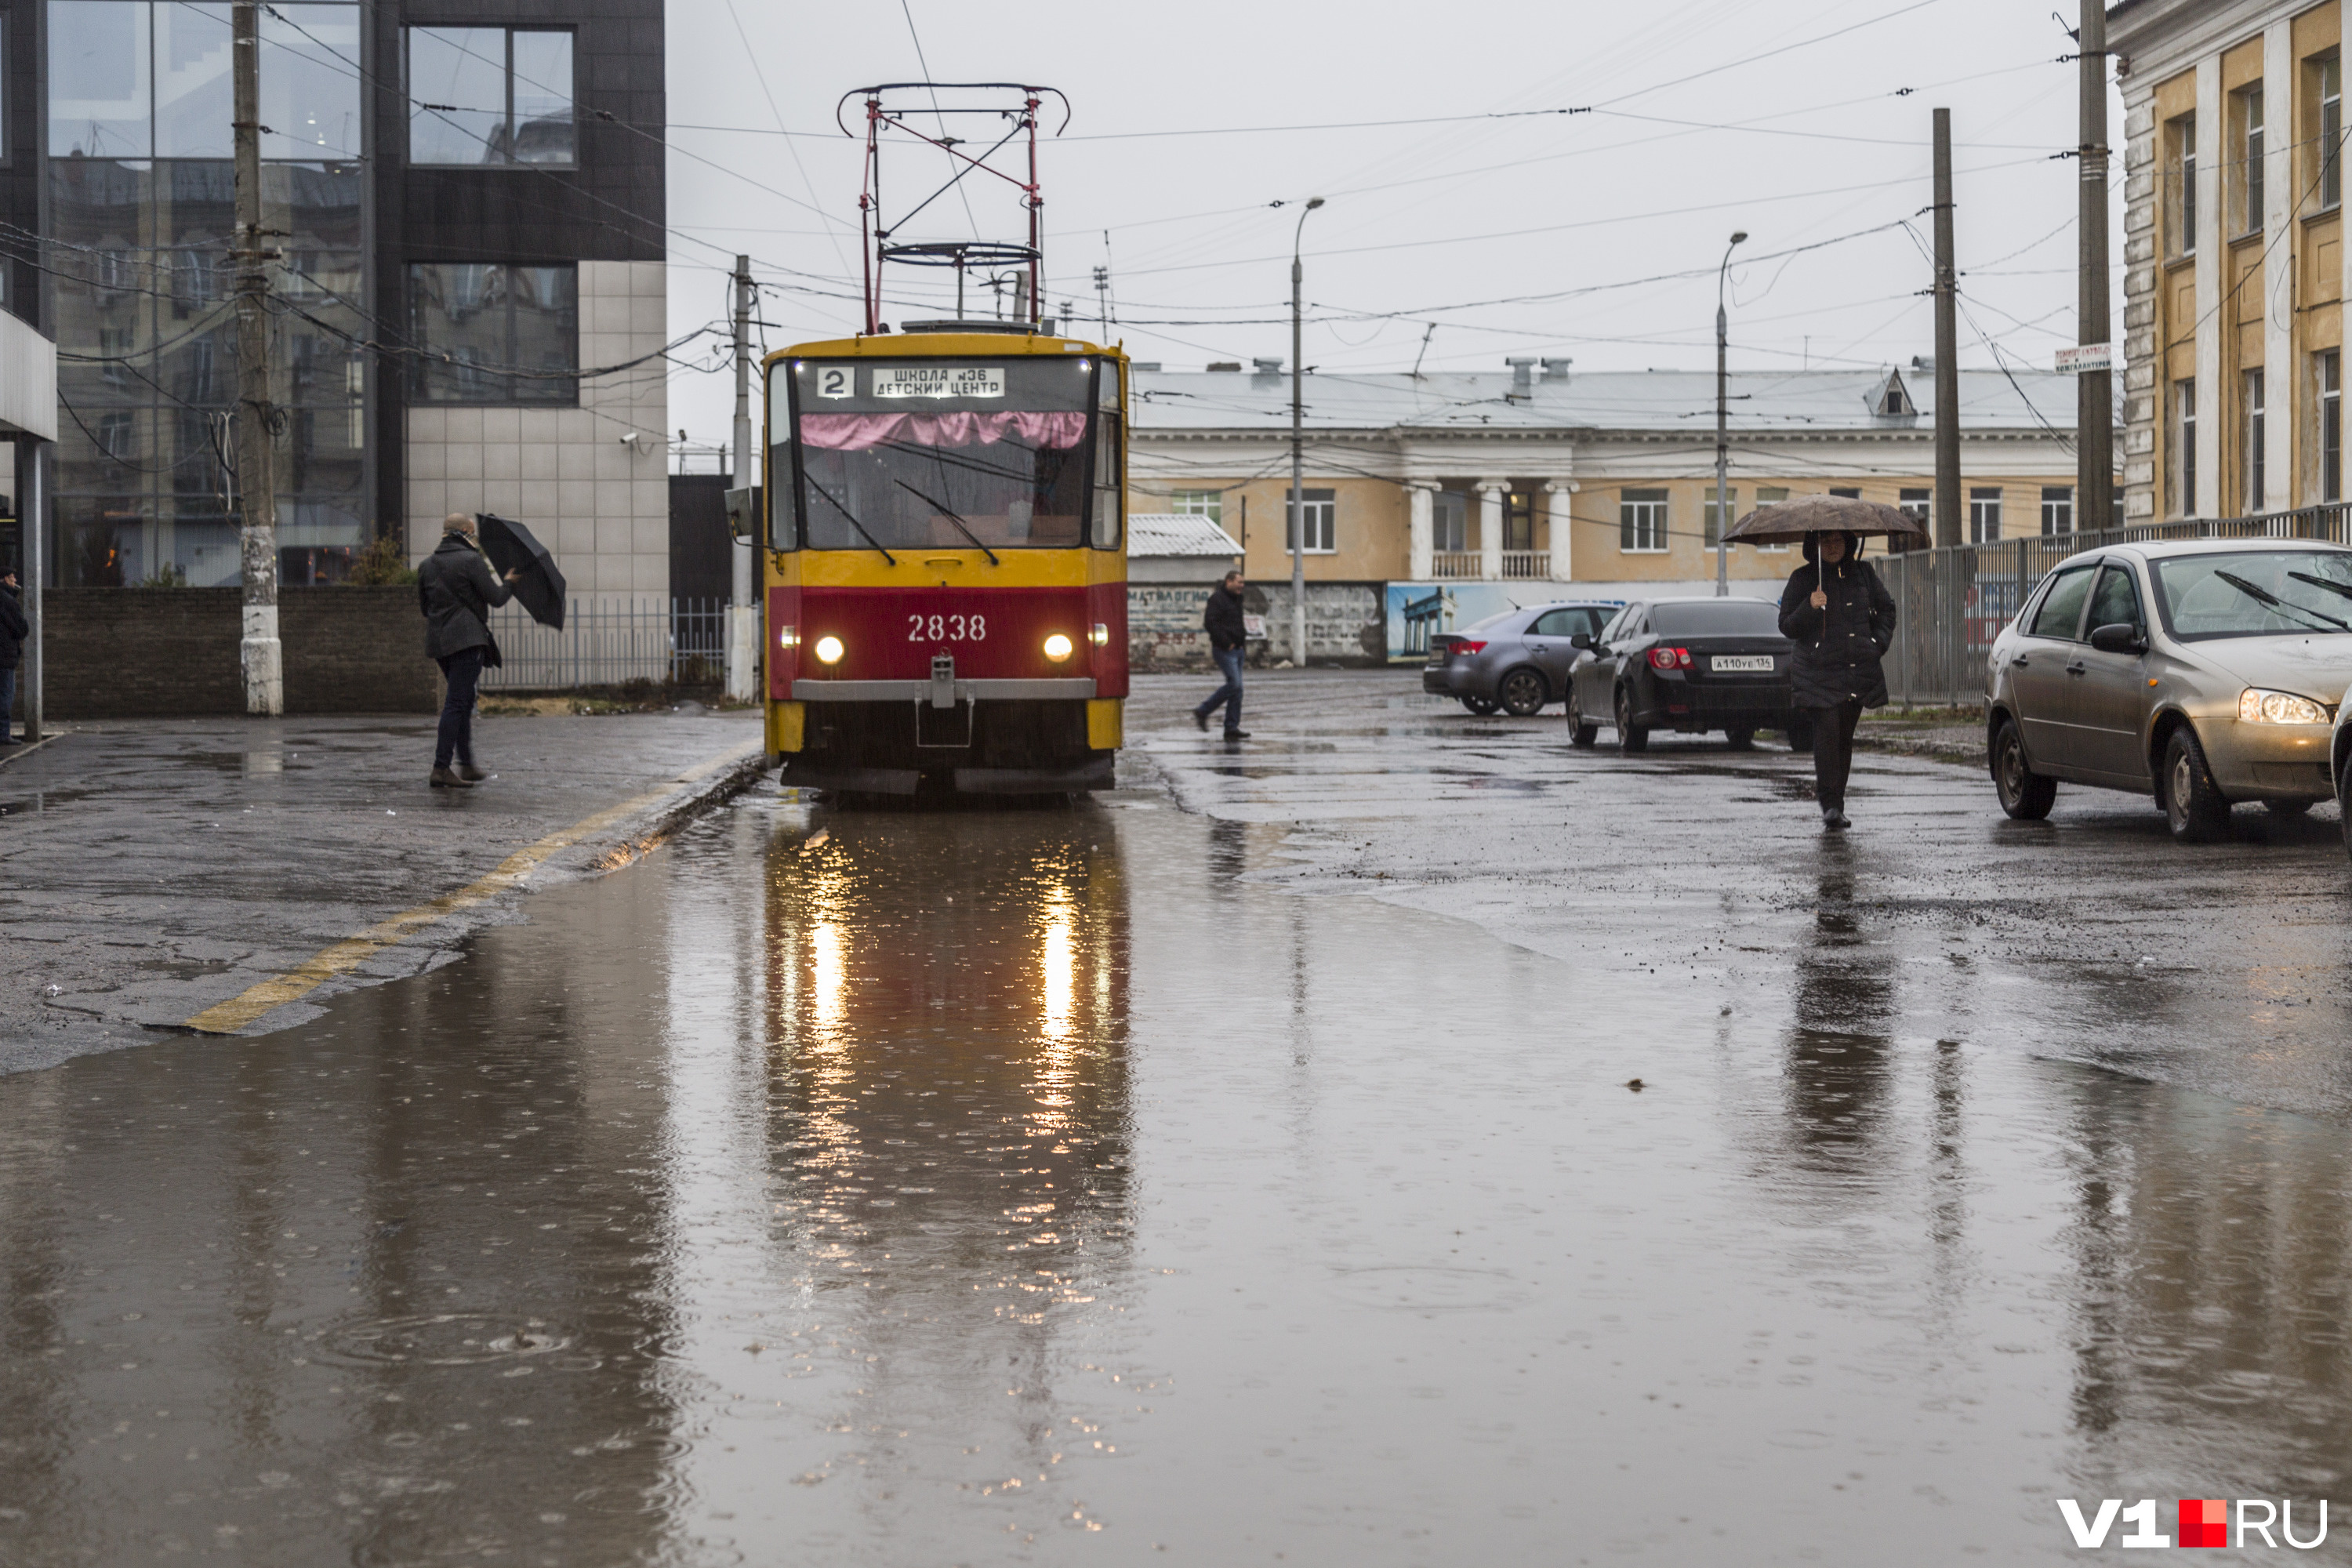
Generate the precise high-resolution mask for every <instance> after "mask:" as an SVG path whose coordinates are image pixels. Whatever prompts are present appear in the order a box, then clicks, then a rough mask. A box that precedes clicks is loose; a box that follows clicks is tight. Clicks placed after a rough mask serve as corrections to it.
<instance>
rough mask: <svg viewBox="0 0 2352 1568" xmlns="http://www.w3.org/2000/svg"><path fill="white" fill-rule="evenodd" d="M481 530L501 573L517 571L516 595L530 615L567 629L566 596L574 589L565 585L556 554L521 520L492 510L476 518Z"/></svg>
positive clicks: (484, 546)
mask: <svg viewBox="0 0 2352 1568" xmlns="http://www.w3.org/2000/svg"><path fill="white" fill-rule="evenodd" d="M475 522H476V526H477V527H478V528H479V529H480V530H481V539H482V553H483V554H485V555H488V557H489V558H490V564H492V565H493V566H496V567H497V568H498V569H499V571H500V572H501V573H506V572H512V573H514V574H515V581H514V596H515V597H516V598H518V599H520V600H521V601H522V607H523V608H524V609H526V610H529V611H530V618H531V619H532V620H534V621H537V622H538V623H539V624H540V625H541V626H553V627H554V628H555V629H556V630H557V631H559V632H560V631H562V629H563V600H564V596H565V595H566V594H568V593H569V592H570V589H568V588H567V587H566V586H565V585H564V582H563V574H562V572H560V571H558V570H557V569H556V565H555V557H554V556H552V555H550V554H549V553H548V552H547V546H546V545H544V544H541V542H539V540H538V539H537V538H536V537H535V536H534V535H533V534H532V533H531V531H530V529H528V528H525V527H524V526H523V525H522V524H521V523H519V522H513V521H509V520H507V519H506V518H503V517H499V516H497V515H495V514H493V513H491V512H487V511H486V512H483V513H482V514H481V515H480V516H479V517H478V518H477V519H476V520H475Z"/></svg>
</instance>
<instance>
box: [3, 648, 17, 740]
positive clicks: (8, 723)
mask: <svg viewBox="0 0 2352 1568" xmlns="http://www.w3.org/2000/svg"><path fill="white" fill-rule="evenodd" d="M15 711H16V666H15V665H13V664H12V665H10V666H9V667H8V668H5V669H0V746H5V745H7V744H9V743H10V742H12V741H13V740H14V738H15V736H16V727H15V722H14V721H12V720H11V719H10V718H9V717H8V715H9V714H11V713H13V712H15Z"/></svg>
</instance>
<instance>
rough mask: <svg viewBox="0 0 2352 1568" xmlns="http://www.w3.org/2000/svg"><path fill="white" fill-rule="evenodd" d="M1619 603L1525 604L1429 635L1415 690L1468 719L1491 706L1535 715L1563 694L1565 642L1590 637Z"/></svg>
mask: <svg viewBox="0 0 2352 1568" xmlns="http://www.w3.org/2000/svg"><path fill="white" fill-rule="evenodd" d="M1622 604H1623V602H1622V600H1620V601H1599V600H1581V601H1578V602H1575V603H1563V604H1552V605H1528V606H1526V607H1524V608H1521V609H1517V610H1505V611H1504V612H1503V613H1502V614H1501V615H1498V616H1487V617H1486V619H1485V620H1483V621H1480V622H1479V623H1477V624H1476V625H1475V626H1471V627H1469V628H1467V629H1466V630H1464V631H1461V632H1454V633H1442V634H1440V635H1438V636H1436V637H1431V638H1430V639H1429V662H1428V663H1426V664H1424V665H1423V666H1422V668H1421V689H1423V691H1426V692H1429V693H1430V694H1432V695H1433V696H1437V697H1451V698H1454V700H1457V701H1459V702H1460V703H1461V704H1462V706H1463V707H1465V708H1467V709H1468V710H1470V711H1471V712H1473V713H1478V714H1486V713H1492V712H1493V711H1494V710H1496V709H1497V708H1500V709H1501V710H1503V711H1504V712H1506V713H1508V714H1510V715H1512V716H1513V717H1514V718H1518V719H1525V718H1528V716H1530V715H1532V714H1536V713H1540V712H1542V711H1543V710H1544V708H1545V706H1546V705H1547V704H1549V703H1553V702H1559V701H1561V700H1565V699H1566V697H1567V695H1568V671H1569V667H1570V665H1572V664H1574V663H1575V662H1576V657H1577V650H1576V648H1575V647H1573V646H1572V645H1571V643H1570V638H1573V637H1588V638H1589V637H1591V636H1592V635H1593V634H1594V633H1595V632H1598V631H1599V630H1600V629H1601V626H1602V624H1603V623H1605V622H1606V621H1607V620H1608V619H1609V617H1611V616H1613V615H1615V614H1616V613H1617V612H1618V610H1619V609H1620V608H1622Z"/></svg>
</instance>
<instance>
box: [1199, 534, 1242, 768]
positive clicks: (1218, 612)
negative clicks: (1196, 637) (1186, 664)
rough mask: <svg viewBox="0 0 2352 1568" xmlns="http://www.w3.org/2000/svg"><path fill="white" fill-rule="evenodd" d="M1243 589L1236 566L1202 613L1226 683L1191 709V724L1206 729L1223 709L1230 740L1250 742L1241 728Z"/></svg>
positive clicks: (1212, 653) (1211, 649)
mask: <svg viewBox="0 0 2352 1568" xmlns="http://www.w3.org/2000/svg"><path fill="white" fill-rule="evenodd" d="M1242 586H1243V584H1242V574H1241V568H1239V567H1235V568H1234V570H1232V571H1231V572H1228V573H1226V574H1225V580H1224V581H1223V583H1220V584H1218V585H1217V586H1216V587H1215V588H1213V589H1212V590H1211V591H1210V593H1209V607H1208V608H1207V609H1205V610H1203V611H1202V613H1201V629H1202V630H1203V631H1205V632H1207V633H1208V634H1209V657H1210V658H1213V659H1215V660H1216V661H1217V673H1218V674H1220V675H1222V676H1223V677H1224V678H1225V683H1224V684H1223V686H1220V687H1218V688H1217V689H1216V691H1215V693H1214V694H1213V696H1211V697H1210V699H1209V700H1207V701H1206V702H1203V703H1202V704H1201V705H1200V706H1199V707H1198V708H1195V709H1193V710H1192V722H1193V724H1194V725H1195V726H1196V727H1198V728H1200V729H1202V730H1206V729H1207V728H1208V727H1209V715H1210V714H1212V713H1214V712H1215V711H1216V710H1218V709H1220V708H1223V710H1225V739H1226V740H1228V741H1246V740H1248V739H1249V731H1247V730H1244V729H1243V728H1242V652H1243V650H1244V648H1246V647H1248V646H1249V633H1248V631H1247V630H1246V628H1245V626H1244V623H1243V620H1242Z"/></svg>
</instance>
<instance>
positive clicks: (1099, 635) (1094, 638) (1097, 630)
mask: <svg viewBox="0 0 2352 1568" xmlns="http://www.w3.org/2000/svg"><path fill="white" fill-rule="evenodd" d="M1087 641H1088V642H1090V643H1092V644H1094V645H1095V647H1110V628H1109V627H1108V626H1105V625H1103V624H1102V623H1101V622H1100V621H1097V622H1096V623H1095V624H1094V629H1093V630H1092V631H1089V632H1088V633H1087Z"/></svg>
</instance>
